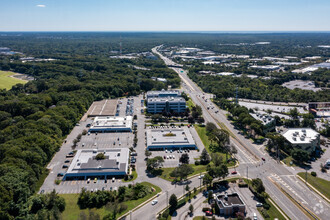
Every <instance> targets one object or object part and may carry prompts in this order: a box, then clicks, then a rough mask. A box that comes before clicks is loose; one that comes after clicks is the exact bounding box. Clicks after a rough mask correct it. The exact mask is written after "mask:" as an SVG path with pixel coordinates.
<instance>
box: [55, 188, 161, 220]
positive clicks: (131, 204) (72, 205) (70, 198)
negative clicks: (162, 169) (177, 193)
mask: <svg viewBox="0 0 330 220" xmlns="http://www.w3.org/2000/svg"><path fill="white" fill-rule="evenodd" d="M142 184H144V185H148V186H151V187H153V188H154V189H155V191H154V192H153V193H151V194H149V195H147V196H146V197H144V198H141V199H138V200H131V201H126V202H125V204H126V205H127V206H128V208H127V209H126V211H124V212H123V213H120V214H119V215H117V217H119V216H120V215H123V214H125V213H127V212H128V211H129V210H131V209H133V208H135V207H136V206H138V205H140V204H141V203H143V202H145V201H147V200H148V199H150V198H151V197H153V196H154V195H156V194H157V193H159V192H161V189H160V188H159V187H158V186H155V185H153V184H151V183H147V182H143V183H142ZM60 196H61V197H63V198H64V199H65V202H66V206H65V210H64V212H63V213H62V217H63V219H64V220H71V219H72V220H76V219H78V217H79V215H80V213H81V212H84V213H85V214H86V215H87V216H88V215H89V209H83V210H81V209H80V208H79V206H78V204H77V200H78V197H79V194H60ZM91 211H93V212H94V213H97V214H99V215H100V217H101V219H102V218H103V217H104V216H105V215H107V214H109V213H110V212H109V211H108V210H106V209H105V208H100V209H96V208H93V209H91Z"/></svg>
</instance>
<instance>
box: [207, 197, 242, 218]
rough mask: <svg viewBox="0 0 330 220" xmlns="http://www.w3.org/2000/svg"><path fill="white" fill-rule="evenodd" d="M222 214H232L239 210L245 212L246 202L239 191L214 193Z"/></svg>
mask: <svg viewBox="0 0 330 220" xmlns="http://www.w3.org/2000/svg"><path fill="white" fill-rule="evenodd" d="M214 199H215V201H216V205H217V206H218V207H219V210H220V215H225V216H229V215H230V216H231V215H233V214H235V213H237V212H241V213H245V204H244V202H243V200H242V199H241V197H240V196H239V195H238V194H237V193H232V194H227V193H225V194H220V193H217V194H214Z"/></svg>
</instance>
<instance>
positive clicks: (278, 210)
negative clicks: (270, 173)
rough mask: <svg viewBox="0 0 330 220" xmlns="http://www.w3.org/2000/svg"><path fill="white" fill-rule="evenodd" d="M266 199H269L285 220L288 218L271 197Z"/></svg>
mask: <svg viewBox="0 0 330 220" xmlns="http://www.w3.org/2000/svg"><path fill="white" fill-rule="evenodd" d="M268 201H270V202H271V203H272V204H273V206H274V207H275V208H276V209H277V211H279V212H280V213H281V214H282V215H283V217H284V218H285V219H286V220H289V219H290V218H288V216H287V215H286V214H285V213H284V212H283V211H282V210H281V209H280V208H279V207H278V206H277V204H276V203H275V202H274V201H273V200H272V199H271V198H269V199H268Z"/></svg>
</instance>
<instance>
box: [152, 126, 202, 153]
mask: <svg viewBox="0 0 330 220" xmlns="http://www.w3.org/2000/svg"><path fill="white" fill-rule="evenodd" d="M146 134H147V148H148V150H165V149H168V150H169V149H196V144H195V141H194V139H193V137H192V135H191V133H190V131H189V129H188V128H187V127H182V128H165V129H148V130H147V131H146Z"/></svg>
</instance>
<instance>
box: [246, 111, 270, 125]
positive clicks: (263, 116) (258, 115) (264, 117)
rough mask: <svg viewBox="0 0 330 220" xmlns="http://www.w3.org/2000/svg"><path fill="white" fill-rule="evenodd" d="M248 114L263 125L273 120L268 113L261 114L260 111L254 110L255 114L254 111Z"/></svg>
mask: <svg viewBox="0 0 330 220" xmlns="http://www.w3.org/2000/svg"><path fill="white" fill-rule="evenodd" d="M250 115H251V116H252V117H253V118H254V119H256V120H258V121H260V122H261V123H262V124H263V125H267V124H269V123H270V122H272V121H273V120H274V118H273V117H272V116H270V115H267V114H262V113H260V112H256V113H255V114H254V113H250Z"/></svg>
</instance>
